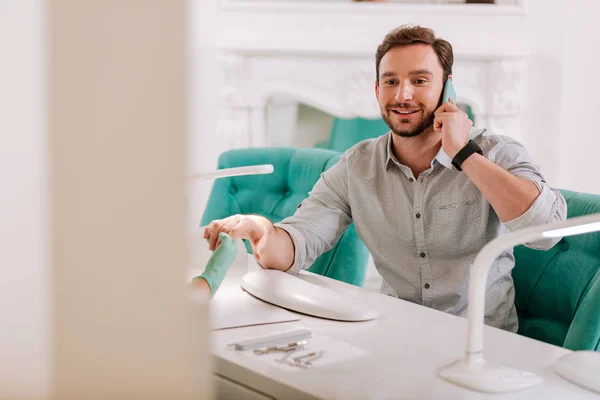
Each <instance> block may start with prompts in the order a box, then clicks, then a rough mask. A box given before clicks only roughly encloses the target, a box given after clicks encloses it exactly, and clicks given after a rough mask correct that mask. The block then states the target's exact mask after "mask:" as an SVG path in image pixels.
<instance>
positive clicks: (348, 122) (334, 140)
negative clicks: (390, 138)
mask: <svg viewBox="0 0 600 400" xmlns="http://www.w3.org/2000/svg"><path fill="white" fill-rule="evenodd" d="M389 130H390V128H389V127H388V126H387V124H386V123H385V121H384V120H383V119H381V118H378V119H366V118H352V119H343V118H334V119H333V124H332V125H331V133H330V135H329V143H328V145H327V148H328V149H330V150H334V151H339V152H342V153H343V152H344V151H346V150H348V149H349V148H350V147H352V146H354V145H355V144H356V143H358V142H361V141H363V140H367V139H372V138H376V137H378V136H381V135H385V134H386V133H387V132H389Z"/></svg>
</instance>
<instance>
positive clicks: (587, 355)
mask: <svg viewBox="0 0 600 400" xmlns="http://www.w3.org/2000/svg"><path fill="white" fill-rule="evenodd" d="M598 231H600V213H598V214H591V215H586V216H583V217H577V218H572V219H568V220H567V221H564V222H560V223H556V224H548V225H540V226H534V227H531V228H526V229H523V230H520V231H517V232H513V233H511V234H508V235H505V236H500V237H498V238H496V239H494V240H492V241H491V242H490V243H488V244H487V245H486V246H485V247H484V248H483V249H482V250H481V251H480V252H479V254H478V255H477V257H476V258H475V261H474V263H473V267H472V269H471V275H470V278H469V311H468V322H467V329H468V331H467V348H466V353H465V356H464V357H463V358H461V359H459V360H457V361H455V362H453V363H451V364H449V365H447V366H444V367H442V368H441V369H440V370H439V375H440V376H441V377H442V378H443V379H445V380H447V381H450V382H452V383H454V384H457V385H460V386H464V387H467V388H469V389H473V390H477V391H481V392H490V393H502V392H511V391H516V390H520V389H526V388H529V387H532V386H535V385H538V384H540V383H541V382H542V378H541V377H539V376H537V375H535V374H534V373H531V372H527V371H523V370H519V369H516V368H513V367H510V366H507V365H492V364H488V363H487V362H486V361H485V358H484V356H483V325H484V316H485V307H484V306H485V288H486V282H487V277H488V272H489V270H490V267H491V266H492V264H493V262H494V261H495V260H496V258H497V257H498V256H499V255H500V254H501V253H502V252H503V251H504V250H506V249H510V248H512V247H514V246H516V245H519V244H523V243H530V242H535V241H537V240H541V239H547V238H553V237H563V236H574V235H580V234H583V233H590V232H598ZM555 370H556V372H557V373H558V374H559V375H560V376H562V377H563V378H565V379H567V380H569V381H571V382H573V383H575V384H577V385H579V386H582V387H585V388H587V389H589V390H593V391H597V392H599V393H600V379H598V377H600V353H595V352H590V351H576V352H572V353H568V354H565V355H564V356H563V357H561V358H560V359H559V360H558V362H557V363H556V367H555Z"/></svg>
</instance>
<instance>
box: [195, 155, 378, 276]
mask: <svg viewBox="0 0 600 400" xmlns="http://www.w3.org/2000/svg"><path fill="white" fill-rule="evenodd" d="M340 157H341V153H339V152H335V151H330V150H324V149H298V148H274V147H269V148H249V149H237V150H231V151H227V152H225V153H223V154H221V156H220V157H219V162H218V168H219V169H221V168H233V167H241V166H246V165H258V164H273V166H274V172H273V173H272V174H269V175H251V176H239V177H231V178H222V179H217V180H215V182H214V184H213V187H212V191H211V193H210V196H209V199H208V203H207V205H206V209H205V211H204V214H203V215H202V222H201V224H202V225H207V224H208V223H210V222H211V221H213V220H215V219H222V218H226V217H228V216H231V215H234V214H259V215H262V216H264V217H267V218H268V219H270V220H271V221H272V222H279V221H281V220H282V219H284V218H285V217H288V216H290V215H293V214H294V212H295V211H296V209H297V208H298V205H299V204H300V203H301V202H302V200H304V199H305V198H306V197H308V193H309V192H310V191H311V190H312V188H313V186H314V184H315V183H316V182H317V180H318V179H319V177H320V176H321V173H322V172H323V171H325V170H326V169H328V168H329V167H331V166H332V165H334V164H335V163H336V162H338V160H339V159H340ZM246 248H247V249H248V251H249V252H251V250H250V247H249V246H248V244H247V243H246ZM368 256H369V253H368V250H367V248H366V247H365V245H364V244H363V243H362V241H361V240H360V239H359V238H358V235H357V233H356V230H355V229H354V225H353V224H352V225H350V227H349V228H348V229H347V230H346V232H344V234H343V235H342V236H341V237H340V239H339V240H338V242H337V243H336V244H335V246H334V247H333V248H332V249H331V250H329V251H328V252H326V253H324V254H322V255H321V256H320V257H318V258H317V259H316V260H315V262H314V263H313V265H312V266H310V267H309V271H311V272H314V273H317V274H321V275H325V276H328V277H330V278H333V279H338V280H341V281H344V282H347V283H350V284H353V285H357V286H362V285H363V283H364V279H365V274H366V267H367V260H368Z"/></svg>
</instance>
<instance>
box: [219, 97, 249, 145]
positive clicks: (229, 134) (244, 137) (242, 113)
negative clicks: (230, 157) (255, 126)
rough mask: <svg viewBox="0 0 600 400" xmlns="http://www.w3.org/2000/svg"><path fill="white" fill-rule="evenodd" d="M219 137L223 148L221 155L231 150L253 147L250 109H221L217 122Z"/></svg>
mask: <svg viewBox="0 0 600 400" xmlns="http://www.w3.org/2000/svg"><path fill="white" fill-rule="evenodd" d="M217 135H218V137H219V138H220V142H221V146H222V148H221V149H220V151H219V154H220V153H222V152H223V151H226V150H230V149H239V148H247V147H251V146H252V132H251V111H250V109H249V108H233V107H221V110H220V112H219V120H218V121H217Z"/></svg>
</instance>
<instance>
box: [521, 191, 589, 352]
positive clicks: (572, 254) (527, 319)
mask: <svg viewBox="0 0 600 400" xmlns="http://www.w3.org/2000/svg"><path fill="white" fill-rule="evenodd" d="M561 192H562V193H563V195H564V196H565V199H566V201H567V205H568V218H573V217H577V216H581V215H586V214H593V213H599V212H600V196H597V195H591V194H584V193H577V192H571V191H566V190H562V191H561ZM515 258H516V265H515V268H514V270H513V274H512V276H513V279H514V282H515V304H516V307H517V312H518V315H519V333H520V334H522V335H525V336H528V337H531V338H534V339H538V340H541V341H544V342H547V343H552V344H555V345H558V346H563V347H566V348H568V349H571V350H595V351H600V233H589V234H585V235H579V236H571V237H567V238H563V239H562V240H561V241H560V242H559V243H558V244H557V245H556V246H554V247H553V248H552V249H550V250H548V251H537V250H533V249H528V248H526V247H523V246H519V247H516V248H515Z"/></svg>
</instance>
